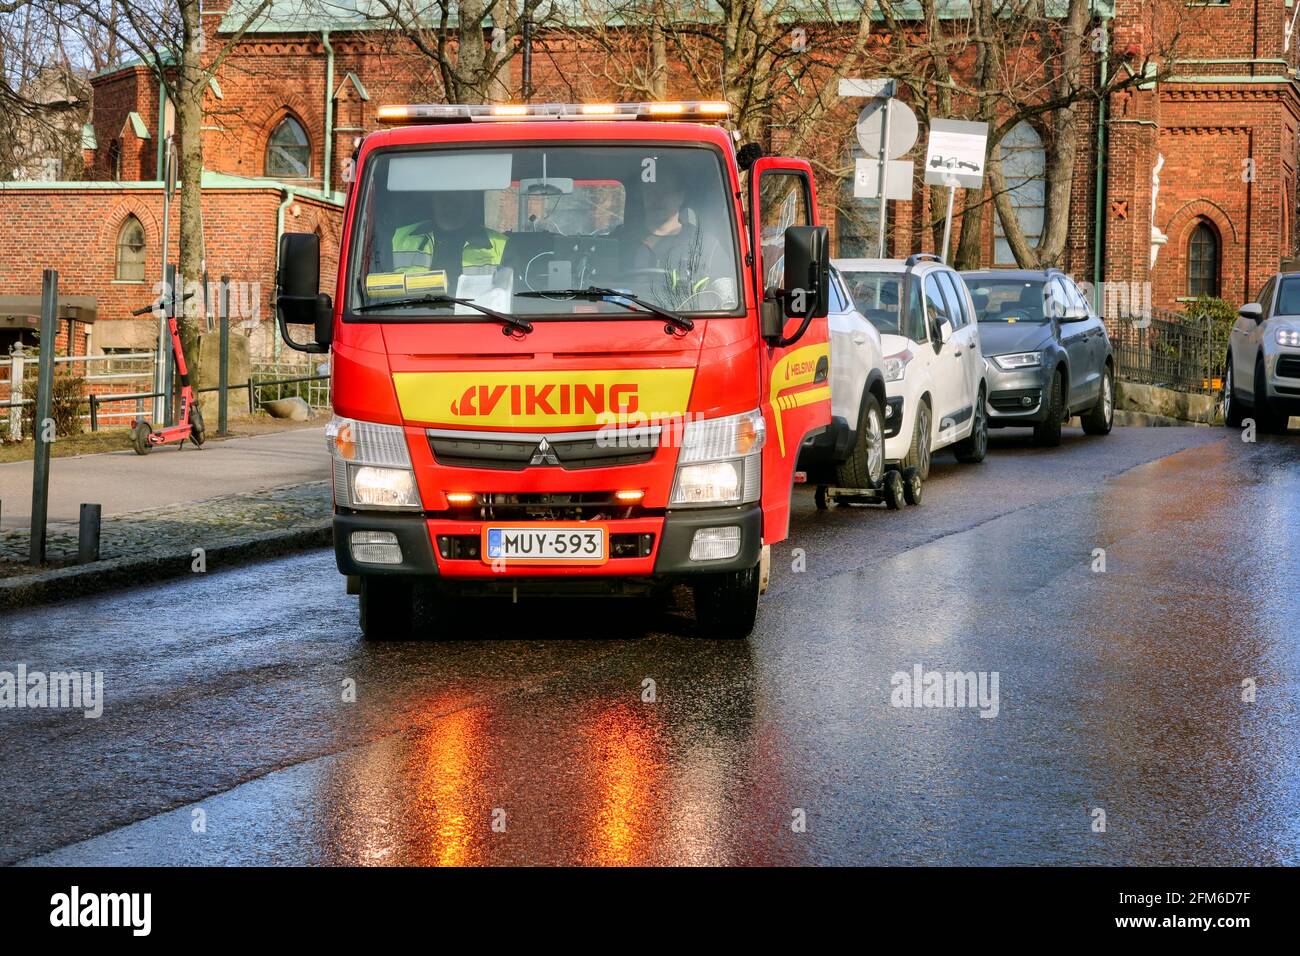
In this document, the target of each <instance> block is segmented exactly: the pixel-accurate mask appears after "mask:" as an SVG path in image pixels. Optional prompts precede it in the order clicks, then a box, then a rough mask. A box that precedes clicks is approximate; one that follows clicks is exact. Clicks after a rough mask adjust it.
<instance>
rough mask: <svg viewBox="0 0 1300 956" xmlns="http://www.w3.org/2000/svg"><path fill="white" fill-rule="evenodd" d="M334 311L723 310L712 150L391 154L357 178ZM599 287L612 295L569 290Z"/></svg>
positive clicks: (727, 242)
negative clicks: (343, 289)
mask: <svg viewBox="0 0 1300 956" xmlns="http://www.w3.org/2000/svg"><path fill="white" fill-rule="evenodd" d="M358 188H359V189H360V190H361V193H360V195H359V197H358V207H357V214H356V224H355V226H354V229H355V230H356V232H355V235H354V237H353V238H354V242H353V244H352V248H353V249H355V250H357V251H358V254H357V255H355V256H353V257H352V265H351V272H350V274H349V276H348V285H347V297H348V301H347V304H346V306H345V309H344V315H345V319H347V320H350V321H372V322H373V321H384V316H385V312H386V308H388V307H391V308H392V311H393V313H394V314H396V313H398V312H400V313H401V320H402V321H408V322H409V321H412V320H417V321H419V320H423V321H431V322H437V321H475V320H477V321H490V320H491V318H492V317H496V318H497V319H498V320H500V316H501V314H505V315H509V316H511V317H516V316H519V315H528V316H529V317H530V318H534V319H537V318H541V319H547V318H563V317H572V316H573V315H575V314H578V313H584V318H586V317H589V316H590V314H591V313H596V314H608V315H610V316H611V317H612V316H615V315H618V316H626V315H627V312H628V309H627V304H626V303H627V301H632V302H635V303H637V304H639V305H641V306H642V307H644V308H646V309H647V310H650V311H652V312H653V311H656V310H667V311H668V313H670V314H671V315H672V316H673V319H674V321H679V320H678V318H677V316H678V314H679V313H686V314H697V315H698V314H704V315H707V314H709V313H734V312H736V310H737V309H738V308H739V306H740V304H741V303H740V298H739V296H740V284H739V282H738V281H737V275H738V256H737V251H736V227H735V222H734V216H733V209H734V207H733V205H732V204H731V203H730V202H729V198H730V193H729V190H728V188H727V187H726V185H725V180H724V178H723V167H722V161H721V157H720V156H719V155H718V154H717V153H716V152H715V151H713V150H711V149H703V148H699V147H675V146H670V145H662V144H656V145H654V146H645V145H637V146H611V145H585V144H584V145H558V146H549V145H548V146H501V147H492V148H429V149H418V150H410V149H402V150H392V151H387V152H382V153H379V154H377V155H375V156H374V157H373V158H372V159H371V160H370V161H369V162H368V163H367V164H366V170H365V172H364V173H363V177H362V181H361V183H360V184H359V187H358ZM591 288H598V289H600V290H601V291H602V293H612V292H619V293H625V294H626V296H627V298H626V300H623V301H620V300H619V299H617V298H614V297H613V296H611V295H601V296H594V295H575V291H577V290H583V291H584V292H585V290H588V289H591Z"/></svg>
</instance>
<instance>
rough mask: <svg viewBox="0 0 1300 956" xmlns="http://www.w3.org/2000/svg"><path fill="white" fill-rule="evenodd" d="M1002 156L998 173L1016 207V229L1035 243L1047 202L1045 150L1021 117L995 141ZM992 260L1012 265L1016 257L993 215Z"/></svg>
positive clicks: (1036, 135)
mask: <svg viewBox="0 0 1300 956" xmlns="http://www.w3.org/2000/svg"><path fill="white" fill-rule="evenodd" d="M998 149H999V150H1000V153H1001V156H1002V175H1003V176H1004V177H1005V178H1006V181H1007V193H1008V196H1009V198H1010V199H1011V207H1012V208H1013V209H1015V211H1016V219H1018V220H1019V221H1020V229H1021V231H1023V232H1024V234H1025V239H1026V240H1027V241H1028V242H1029V245H1030V246H1037V245H1038V240H1039V239H1040V238H1041V237H1042V235H1043V209H1044V207H1045V206H1046V205H1047V203H1046V197H1047V154H1046V153H1045V152H1044V151H1043V140H1042V137H1040V136H1039V135H1038V130H1036V129H1034V127H1033V126H1032V125H1031V124H1030V123H1029V122H1028V121H1021V122H1020V123H1017V124H1016V125H1015V126H1013V127H1012V128H1011V132H1009V133H1007V135H1006V136H1004V137H1003V138H1002V142H1001V143H1000V144H998ZM993 236H994V238H993V247H994V248H993V262H994V264H996V265H1000V266H1013V265H1015V264H1016V257H1015V256H1013V255H1012V254H1011V244H1010V243H1008V242H1007V240H1006V232H1005V231H1004V230H1003V228H1002V220H1001V218H1000V217H997V216H995V217H994V227H993Z"/></svg>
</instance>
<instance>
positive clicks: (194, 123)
mask: <svg viewBox="0 0 1300 956" xmlns="http://www.w3.org/2000/svg"><path fill="white" fill-rule="evenodd" d="M0 2H4V0H0ZM52 7H53V8H56V9H57V10H58V11H59V15H61V16H62V17H64V18H65V20H66V19H67V18H70V17H76V18H79V19H83V20H86V21H89V22H90V23H92V24H94V25H95V26H96V27H97V28H98V29H100V30H103V31H105V32H107V33H108V34H110V35H111V36H112V37H113V38H114V42H115V43H116V44H118V48H119V49H120V50H122V51H123V52H124V53H126V52H129V53H130V54H133V55H134V56H135V57H136V58H138V59H139V61H140V62H141V63H142V64H144V65H145V66H146V67H147V68H148V69H149V70H150V71H151V72H152V73H153V74H154V78H155V79H156V80H157V81H158V82H159V83H160V84H161V85H162V86H163V87H165V88H166V89H167V90H168V92H169V94H170V97H171V99H172V101H173V103H174V104H175V110H176V112H175V115H176V136H177V139H178V140H179V147H178V150H177V158H178V162H177V171H178V180H179V181H180V183H181V184H182V189H181V194H180V198H181V202H180V216H179V220H180V222H179V225H180V255H179V261H178V263H177V274H178V276H179V277H180V280H179V281H182V282H193V281H197V280H199V279H200V278H201V277H202V275H203V271H204V268H205V252H204V246H203V206H202V181H203V117H204V111H203V100H204V96H205V94H206V92H207V90H208V89H209V82H210V81H211V80H212V78H213V77H214V76H215V75H216V72H217V70H218V68H219V67H220V66H221V64H222V63H223V62H224V61H225V60H226V58H227V57H228V56H229V55H230V53H231V51H232V50H234V49H235V47H236V46H237V45H238V44H239V42H240V41H241V40H242V39H243V37H244V35H245V33H247V31H248V30H249V29H250V28H251V27H252V26H253V25H254V24H256V23H257V22H258V21H259V20H260V19H261V18H262V16H263V15H264V14H265V13H266V11H267V9H268V8H269V7H270V0H246V2H244V3H242V4H240V5H238V7H237V8H232V9H237V10H238V11H239V12H238V14H237V20H238V26H237V27H236V28H235V29H234V30H232V31H230V32H229V33H228V34H227V35H226V36H225V37H224V39H223V42H222V43H220V44H219V45H216V46H215V47H210V46H209V45H208V44H207V42H206V40H205V36H204V33H203V26H202V22H201V15H200V14H201V9H202V4H201V0H130V2H122V0H72V2H63V3H57V4H52ZM162 108H163V104H162V103H160V104H159V109H162ZM159 173H160V174H161V170H160V171H159ZM178 324H179V325H180V330H181V343H182V346H183V348H184V350H185V354H186V358H187V360H188V361H189V366H190V368H191V370H192V371H191V377H192V378H194V379H195V382H196V384H198V380H197V376H198V374H199V372H198V368H199V366H198V362H197V357H198V356H197V346H198V336H199V333H200V331H201V328H200V325H199V323H198V322H197V321H195V320H194V319H192V318H190V317H188V316H185V315H182V316H180V318H179V322H178Z"/></svg>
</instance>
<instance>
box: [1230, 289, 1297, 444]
mask: <svg viewBox="0 0 1300 956" xmlns="http://www.w3.org/2000/svg"><path fill="white" fill-rule="evenodd" d="M1292 415H1300V274H1291V273H1285V272H1279V273H1277V274H1276V275H1274V276H1273V277H1272V278H1271V279H1269V280H1268V282H1266V283H1265V284H1264V288H1263V289H1262V290H1261V291H1260V293H1259V297H1258V299H1257V301H1255V302H1249V303H1247V304H1246V305H1243V306H1242V307H1241V308H1240V309H1239V310H1238V312H1237V322H1236V324H1235V325H1233V327H1232V335H1231V336H1230V337H1229V340H1228V357H1227V362H1226V364H1225V372H1224V376H1223V419H1224V423H1225V424H1226V425H1228V427H1230V428H1239V427H1241V424H1242V422H1243V421H1245V419H1247V418H1254V419H1255V426H1256V428H1258V429H1259V430H1260V431H1261V432H1284V431H1286V427H1287V419H1288V418H1289V417H1290V416H1292Z"/></svg>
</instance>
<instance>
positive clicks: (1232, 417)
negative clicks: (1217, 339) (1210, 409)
mask: <svg viewBox="0 0 1300 956" xmlns="http://www.w3.org/2000/svg"><path fill="white" fill-rule="evenodd" d="M1235 389H1236V383H1235V382H1233V380H1232V353H1231V352H1229V353H1228V360H1227V364H1226V365H1225V366H1224V370H1223V424H1224V425H1226V426H1227V427H1228V428H1240V427H1241V425H1242V423H1243V422H1244V421H1245V420H1246V410H1245V409H1244V408H1243V407H1242V405H1241V402H1240V401H1238V400H1237V395H1236V392H1235Z"/></svg>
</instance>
